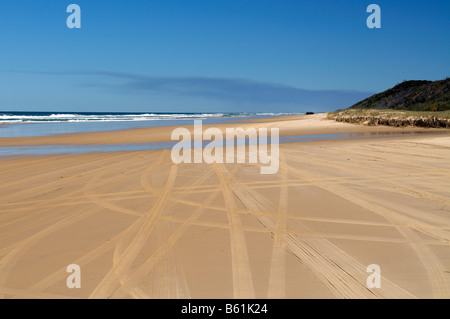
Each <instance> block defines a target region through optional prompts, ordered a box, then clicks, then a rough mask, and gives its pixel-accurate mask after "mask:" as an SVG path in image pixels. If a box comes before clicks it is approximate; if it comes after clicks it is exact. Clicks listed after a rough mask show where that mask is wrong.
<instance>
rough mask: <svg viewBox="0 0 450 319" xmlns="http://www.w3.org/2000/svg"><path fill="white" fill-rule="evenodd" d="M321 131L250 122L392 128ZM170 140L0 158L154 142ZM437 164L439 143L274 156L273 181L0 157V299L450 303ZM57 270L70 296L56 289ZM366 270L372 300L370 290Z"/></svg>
mask: <svg viewBox="0 0 450 319" xmlns="http://www.w3.org/2000/svg"><path fill="white" fill-rule="evenodd" d="M322 118H323V115H314V116H312V117H298V118H293V119H288V120H286V119H283V120H276V121H274V122H270V121H269V122H268V121H263V122H257V123H248V124H247V125H248V126H252V127H255V128H260V127H269V128H270V127H279V128H280V131H281V134H282V135H283V134H284V135H301V134H331V133H344V132H369V131H377V130H379V131H387V130H392V131H396V130H397V131H400V130H402V131H404V129H395V128H380V127H373V128H369V127H363V126H358V125H352V124H343V123H337V122H333V121H323V120H322ZM236 125H237V126H241V127H246V126H245V125H242V123H240V124H236ZM229 126H230V125H227V127H229ZM172 129H173V128H151V129H150V128H149V129H137V130H130V131H122V132H108V133H89V134H75V135H65V136H51V137H36V138H8V139H0V145H2V146H7V145H9V146H11V145H50V144H71V145H73V144H75V145H76V144H86V143H87V141H89V143H90V144H96V143H97V144H113V143H140V142H151V141H167V140H168V138H169V139H170V133H171V131H172ZM149 139H151V140H149ZM449 159H450V137H447V136H442V137H441V136H439V137H436V136H432V137H403V138H397V137H395V138H383V139H365V140H349V141H322V142H312V143H290V144H283V145H280V169H279V171H278V173H277V174H274V175H261V174H260V167H259V165H257V164H178V165H175V164H172V161H171V157H170V150H158V151H136V152H112V153H86V154H80V155H52V156H35V157H33V156H28V157H26V156H23V157H11V158H1V159H0V165H1V166H0V167H1V168H2V169H1V171H0V176H1V181H2V182H1V183H0V191H1V194H2V197H1V198H2V200H1V202H0V297H1V298H450V178H449V177H450V161H449ZM69 264H78V265H79V266H80V267H81V282H82V287H81V289H68V288H67V286H66V278H67V277H68V275H69V274H68V273H67V272H66V267H67V266H68V265H69ZM371 264H377V265H379V266H380V267H381V288H380V289H368V288H367V285H366V280H367V277H368V276H369V274H368V273H367V272H366V268H367V266H368V265H371Z"/></svg>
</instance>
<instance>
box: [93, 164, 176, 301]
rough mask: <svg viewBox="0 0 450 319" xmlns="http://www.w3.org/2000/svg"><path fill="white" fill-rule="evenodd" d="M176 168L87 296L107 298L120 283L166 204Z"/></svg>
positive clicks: (171, 171)
mask: <svg viewBox="0 0 450 319" xmlns="http://www.w3.org/2000/svg"><path fill="white" fill-rule="evenodd" d="M177 169H178V165H175V164H173V163H172V164H171V168H170V173H169V178H168V180H167V182H166V184H165V186H164V189H163V192H162V193H161V197H160V198H159V199H158V201H157V203H156V204H155V206H154V207H153V208H152V209H151V211H150V212H149V213H148V214H146V217H145V221H144V223H143V225H142V226H141V227H140V229H139V230H138V231H137V233H136V235H135V236H134V237H133V239H132V240H131V242H130V244H129V245H128V247H127V248H126V250H125V252H124V254H123V255H122V258H121V259H120V261H119V262H118V264H117V265H116V266H113V267H112V268H111V269H110V271H109V272H108V273H107V274H106V276H105V277H104V278H103V280H102V281H101V282H100V284H99V285H98V286H97V287H96V288H95V289H94V291H93V292H92V293H91V295H90V296H89V298H109V297H110V296H111V294H112V293H113V292H114V289H115V287H116V286H117V285H118V284H120V278H121V277H122V276H123V274H124V273H125V272H126V271H127V270H128V269H129V268H130V266H131V265H132V263H133V262H134V260H135V259H136V256H137V255H138V254H139V252H140V251H141V249H142V247H143V246H144V244H145V242H146V240H147V238H148V236H149V234H150V233H151V231H152V229H153V226H154V225H155V221H156V219H157V218H158V216H159V215H160V214H161V212H162V210H163V208H164V206H165V205H166V202H167V199H168V197H169V194H170V191H171V189H172V187H173V185H174V183H175V179H176V175H177Z"/></svg>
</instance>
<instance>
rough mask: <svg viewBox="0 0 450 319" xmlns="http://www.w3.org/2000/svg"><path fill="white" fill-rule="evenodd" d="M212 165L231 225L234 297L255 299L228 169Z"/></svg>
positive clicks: (243, 236)
mask: <svg viewBox="0 0 450 319" xmlns="http://www.w3.org/2000/svg"><path fill="white" fill-rule="evenodd" d="M211 165H214V169H215V171H216V174H217V177H218V178H219V181H220V184H221V188H222V191H223V196H224V199H225V205H226V207H227V214H228V221H229V223H230V240H231V265H232V274H233V297H234V298H237V299H251V298H255V292H254V287H253V280H252V273H251V269H250V262H249V258H248V252H247V245H246V241H245V235H244V231H243V229H242V225H241V220H240V218H239V212H238V209H237V206H236V203H235V200H234V198H233V196H234V195H233V192H232V191H231V189H230V187H229V181H228V180H227V179H226V178H225V174H224V171H225V170H226V169H225V167H224V165H223V164H217V163H214V164H211Z"/></svg>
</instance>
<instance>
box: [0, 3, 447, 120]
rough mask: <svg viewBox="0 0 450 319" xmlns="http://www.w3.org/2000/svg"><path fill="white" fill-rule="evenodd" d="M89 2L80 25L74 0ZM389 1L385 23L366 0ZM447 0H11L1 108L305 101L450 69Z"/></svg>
mask: <svg viewBox="0 0 450 319" xmlns="http://www.w3.org/2000/svg"><path fill="white" fill-rule="evenodd" d="M71 3H75V4H78V5H79V6H80V7H81V11H82V13H81V19H82V22H81V24H82V28H81V29H68V28H67V26H66V19H67V17H68V15H69V14H68V13H66V8H67V6H68V5H69V4H71ZM371 3H375V4H378V5H379V6H380V7H381V20H382V22H381V23H382V28H381V29H369V28H367V26H366V19H367V17H368V15H369V14H368V13H366V8H367V6H368V5H369V4H371ZM449 12H450V1H448V0H432V1H417V0H409V1H405V0H395V1H381V0H372V1H362V0H341V1H335V0H296V1H293V0H239V1H238V0H221V1H218V0H179V1H176V0H108V1H106V0H70V1H64V0H45V1H44V0H20V1H12V0H8V1H6V0H4V1H1V3H0V63H1V64H0V110H10V111H21V110H24V111H124V112H129V111H134V112H136V111H142V112H150V111H155V112H157V111H160V112H168V111H171V112H195V111H198V112H223V111H228V112H235V111H249V112H258V111H261V112H271V111H272V112H273V111H275V112H304V111H307V110H313V111H328V110H334V109H337V108H343V107H348V106H350V105H351V104H353V103H355V102H357V101H359V100H360V99H362V98H365V97H367V96H369V95H370V94H371V93H375V92H379V91H382V90H385V89H387V88H389V87H392V86H393V85H395V84H397V83H398V82H401V81H403V80H410V79H427V80H438V79H443V78H445V77H447V76H449V75H450V72H449V71H450V58H449V57H450V41H449V40H448V39H449V38H450V19H449V17H448V13H449Z"/></svg>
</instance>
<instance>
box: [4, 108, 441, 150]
mask: <svg viewBox="0 0 450 319" xmlns="http://www.w3.org/2000/svg"><path fill="white" fill-rule="evenodd" d="M327 114H328V113H319V114H315V115H298V116H287V117H275V118H273V119H270V120H268V119H267V120H266V119H264V120H262V121H261V120H248V121H245V120H242V121H238V122H237V123H227V124H218V125H203V128H204V129H207V128H209V127H217V128H219V129H221V130H222V132H225V129H226V128H238V127H242V128H243V129H247V128H250V127H253V128H256V129H259V128H279V133H280V136H299V135H319V134H333V133H359V132H404V131H409V132H412V131H417V130H419V131H420V130H426V129H425V128H416V127H406V128H397V127H382V126H373V127H367V126H362V125H355V124H348V123H338V122H336V121H333V120H328V119H326V116H327ZM176 127H178V126H160V127H150V128H136V129H129V130H117V131H107V132H92V133H73V134H61V135H49V136H34V137H3V138H0V147H2V146H38V145H99V144H137V143H154V142H170V141H171V133H172V131H173V130H174V129H175V128H176ZM181 127H186V128H188V129H189V130H190V132H191V134H192V133H193V125H192V124H191V125H181ZM430 130H433V129H428V130H427V131H430ZM449 131H450V130H449Z"/></svg>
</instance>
